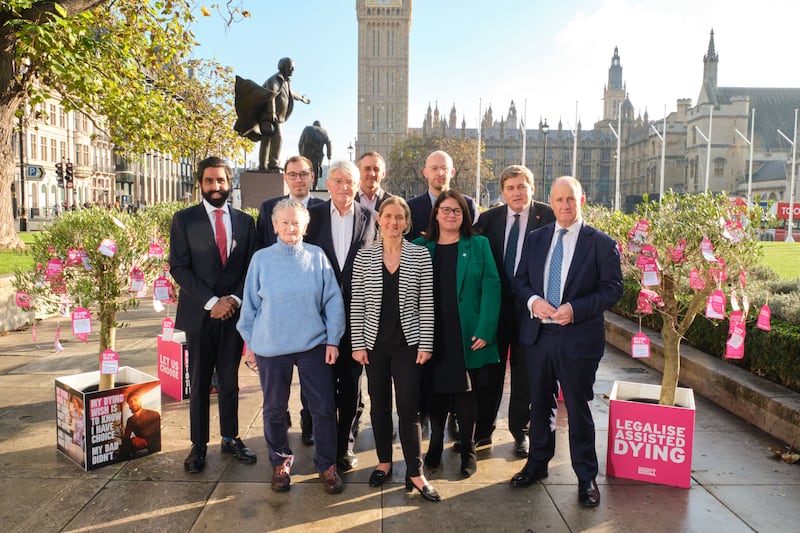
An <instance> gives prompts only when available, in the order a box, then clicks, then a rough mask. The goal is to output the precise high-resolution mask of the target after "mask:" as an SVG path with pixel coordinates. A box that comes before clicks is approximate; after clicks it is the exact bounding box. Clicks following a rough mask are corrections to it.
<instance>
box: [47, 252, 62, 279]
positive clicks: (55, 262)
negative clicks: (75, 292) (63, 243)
mask: <svg viewBox="0 0 800 533" xmlns="http://www.w3.org/2000/svg"><path fill="white" fill-rule="evenodd" d="M63 272H64V263H62V262H61V259H59V258H57V257H54V258H53V259H51V260H50V261H48V262H47V270H46V272H45V275H44V279H45V281H50V280H51V279H53V278H58V277H61V274H62V273H63Z"/></svg>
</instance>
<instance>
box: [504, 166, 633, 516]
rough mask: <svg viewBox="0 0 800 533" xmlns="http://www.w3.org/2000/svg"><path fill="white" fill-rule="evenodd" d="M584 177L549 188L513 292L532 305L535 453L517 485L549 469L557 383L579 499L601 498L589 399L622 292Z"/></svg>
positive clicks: (524, 336)
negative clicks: (591, 216) (610, 312)
mask: <svg viewBox="0 0 800 533" xmlns="http://www.w3.org/2000/svg"><path fill="white" fill-rule="evenodd" d="M585 202H586V197H585V196H584V194H583V190H582V188H581V184H580V182H579V181H578V180H576V179H575V178H573V177H570V176H563V177H561V178H558V179H557V180H556V181H555V182H554V183H553V186H552V187H551V188H550V207H552V208H553V212H554V213H555V216H556V222H555V224H549V225H547V226H545V227H543V228H541V229H538V230H536V231H534V232H531V233H530V234H529V235H528V236H527V237H526V238H525V245H524V247H523V252H522V258H521V259H520V262H519V266H518V268H517V272H516V274H515V276H514V285H513V287H514V293H515V294H516V296H517V298H518V299H519V300H521V301H522V302H525V306H526V308H527V310H528V312H529V314H528V315H527V316H524V317H523V318H522V322H521V324H520V343H521V344H522V346H523V350H524V351H525V353H526V356H527V364H528V379H529V383H530V391H531V421H530V441H531V442H530V454H529V455H528V461H527V464H526V465H525V468H523V469H522V470H521V471H520V472H518V473H517V474H516V475H514V477H513V478H511V485H512V486H514V487H527V486H529V485H531V484H533V483H534V482H536V481H538V480H541V479H544V478H546V477H547V475H548V472H547V466H548V463H549V462H550V459H552V458H553V456H554V455H555V446H556V434H555V420H554V418H555V413H556V410H557V408H558V404H557V401H556V398H557V395H558V383H557V382H560V383H561V389H562V391H563V394H564V402H565V404H566V407H567V416H568V418H569V446H570V456H571V458H572V469H573V470H574V471H575V474H576V475H577V477H578V500H579V501H580V503H581V504H582V505H584V506H585V507H595V506H597V505H599V504H600V491H599V489H598V488H597V483H596V481H595V478H596V477H597V472H598V463H597V452H596V450H595V429H594V421H593V419H592V412H591V408H590V402H591V401H592V399H593V398H594V392H593V390H592V387H593V386H594V380H595V374H596V372H597V367H598V365H599V363H600V358H601V357H602V356H603V350H604V348H605V324H604V319H603V312H604V311H605V310H606V309H608V308H610V307H611V306H613V305H614V304H615V303H617V302H618V301H619V299H620V298H621V297H622V271H621V268H620V255H619V251H618V249H617V243H616V241H614V239H612V238H611V237H609V236H608V235H606V234H605V233H603V232H601V231H599V230H597V229H595V228H593V227H591V226H589V225H588V224H585V223H584V222H583V219H582V217H581V207H582V206H583V204H584V203H585Z"/></svg>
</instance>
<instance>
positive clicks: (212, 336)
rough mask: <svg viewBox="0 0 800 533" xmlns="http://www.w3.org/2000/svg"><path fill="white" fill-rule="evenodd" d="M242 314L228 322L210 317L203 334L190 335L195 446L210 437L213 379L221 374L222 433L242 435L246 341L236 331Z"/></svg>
mask: <svg viewBox="0 0 800 533" xmlns="http://www.w3.org/2000/svg"><path fill="white" fill-rule="evenodd" d="M238 319H239V315H238V313H237V314H236V315H234V316H233V317H231V318H229V319H228V320H217V319H215V318H211V317H209V316H206V318H205V319H204V320H203V327H202V329H200V330H199V331H195V332H188V331H187V332H186V341H187V344H188V345H189V379H190V382H191V393H190V396H189V420H190V425H191V429H190V435H191V439H192V443H193V444H206V443H207V442H208V438H209V415H210V413H209V411H210V406H211V399H210V398H209V390H210V388H211V376H213V375H214V371H215V370H216V372H217V378H218V379H219V383H218V384H217V402H218V404H219V432H220V434H221V435H222V436H223V437H237V436H239V362H240V361H241V359H242V348H243V347H244V341H242V337H241V336H239V332H238V331H236V321H237V320H238Z"/></svg>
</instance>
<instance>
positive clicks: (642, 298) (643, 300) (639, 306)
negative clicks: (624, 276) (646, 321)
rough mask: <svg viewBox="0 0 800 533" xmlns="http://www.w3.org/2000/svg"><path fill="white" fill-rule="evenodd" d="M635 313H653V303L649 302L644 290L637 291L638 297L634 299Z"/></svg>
mask: <svg viewBox="0 0 800 533" xmlns="http://www.w3.org/2000/svg"><path fill="white" fill-rule="evenodd" d="M636 313H637V314H640V315H652V314H653V305H652V304H651V303H650V300H649V299H648V298H647V294H645V292H644V291H639V297H638V298H637V300H636Z"/></svg>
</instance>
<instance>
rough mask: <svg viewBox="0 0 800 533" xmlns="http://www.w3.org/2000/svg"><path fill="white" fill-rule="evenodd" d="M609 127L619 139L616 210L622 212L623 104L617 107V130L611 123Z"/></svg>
mask: <svg viewBox="0 0 800 533" xmlns="http://www.w3.org/2000/svg"><path fill="white" fill-rule="evenodd" d="M608 127H609V128H610V129H611V132H612V133H613V134H614V136H615V137H616V138H617V178H616V180H615V186H614V210H615V211H619V210H620V197H621V195H620V190H619V187H620V161H621V159H622V102H620V103H619V104H618V105H617V129H614V126H613V125H612V124H611V123H609V124H608Z"/></svg>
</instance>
